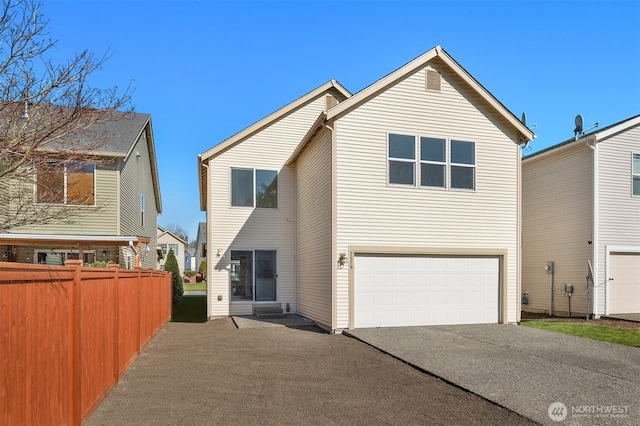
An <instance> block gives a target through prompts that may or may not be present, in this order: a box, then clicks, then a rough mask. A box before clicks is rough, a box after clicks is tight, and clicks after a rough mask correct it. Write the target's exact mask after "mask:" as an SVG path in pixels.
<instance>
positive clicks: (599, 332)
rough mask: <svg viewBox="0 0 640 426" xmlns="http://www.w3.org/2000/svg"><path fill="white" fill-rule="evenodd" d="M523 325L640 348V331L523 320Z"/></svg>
mask: <svg viewBox="0 0 640 426" xmlns="http://www.w3.org/2000/svg"><path fill="white" fill-rule="evenodd" d="M520 324H521V325H523V326H525V327H531V328H537V329H540V330H547V331H554V332H556V333H564V334H570V335H572V336H579V337H586V338H589V339H594V340H602V341H603V342H610V343H618V344H620V345H627V346H635V347H640V331H639V330H629V329H624V328H616V327H605V326H601V325H589V324H579V323H572V322H560V321H558V322H554V321H537V320H522V321H521V322H520Z"/></svg>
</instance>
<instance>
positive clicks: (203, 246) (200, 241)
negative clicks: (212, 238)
mask: <svg viewBox="0 0 640 426" xmlns="http://www.w3.org/2000/svg"><path fill="white" fill-rule="evenodd" d="M195 258H196V261H195V263H196V265H195V268H194V271H199V269H200V265H201V264H202V262H203V261H205V262H206V260H207V224H206V223H205V222H200V223H198V234H197V236H196V252H195Z"/></svg>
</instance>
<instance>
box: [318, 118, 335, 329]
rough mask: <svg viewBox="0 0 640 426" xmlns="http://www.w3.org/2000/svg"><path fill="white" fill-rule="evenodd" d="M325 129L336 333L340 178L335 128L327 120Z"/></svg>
mask: <svg viewBox="0 0 640 426" xmlns="http://www.w3.org/2000/svg"><path fill="white" fill-rule="evenodd" d="M322 126H323V127H326V128H327V129H329V131H330V132H331V259H332V261H331V327H330V328H331V332H332V333H335V330H336V328H337V326H338V309H337V299H338V294H337V291H338V290H337V287H338V272H337V271H336V269H335V264H334V262H333V259H334V256H335V254H336V252H337V251H338V240H337V231H336V228H335V227H336V221H337V217H338V212H337V193H336V191H337V187H338V178H337V176H336V173H337V165H336V157H337V152H336V133H335V130H334V129H333V127H331V126H330V125H329V121H328V120H327V119H325V120H324V121H323V123H322Z"/></svg>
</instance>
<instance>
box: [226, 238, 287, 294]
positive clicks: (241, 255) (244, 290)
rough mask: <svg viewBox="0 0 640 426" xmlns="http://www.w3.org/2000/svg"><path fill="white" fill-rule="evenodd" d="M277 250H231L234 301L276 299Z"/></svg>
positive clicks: (231, 279)
mask: <svg viewBox="0 0 640 426" xmlns="http://www.w3.org/2000/svg"><path fill="white" fill-rule="evenodd" d="M276 262H277V256H276V251H275V250H231V265H230V274H229V275H230V281H231V300H232V301H251V302H274V301H276V298H277V294H276V283H277V277H278V275H277V272H276Z"/></svg>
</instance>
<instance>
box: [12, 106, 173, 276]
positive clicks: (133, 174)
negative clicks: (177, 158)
mask: <svg viewBox="0 0 640 426" xmlns="http://www.w3.org/2000/svg"><path fill="white" fill-rule="evenodd" d="M75 137H81V138H86V140H87V143H88V144H93V142H94V138H100V141H101V143H100V146H99V148H98V149H97V150H95V151H94V152H93V154H95V155H96V156H98V157H99V158H100V161H97V162H96V163H95V164H93V163H84V164H82V167H81V168H79V169H76V170H74V171H72V170H70V169H67V167H64V168H62V167H58V168H56V169H55V170H47V171H46V173H42V175H41V173H40V171H38V173H37V182H36V184H35V185H34V203H36V202H44V201H42V200H41V197H39V184H38V182H40V179H41V178H42V179H45V178H46V180H43V184H44V182H45V181H46V182H47V184H48V187H49V190H50V189H51V186H52V184H51V182H59V185H60V187H59V188H57V189H56V188H54V189H55V190H56V191H58V193H59V194H61V195H60V198H59V199H58V198H56V197H52V196H51V194H49V197H50V198H51V199H49V200H47V202H52V203H56V204H66V201H65V200H66V194H67V191H69V190H70V187H69V184H68V182H70V181H72V180H75V181H80V182H83V188H84V189H83V190H85V191H86V193H87V194H88V196H86V197H84V201H83V202H82V203H80V204H78V203H75V204H74V205H70V204H68V208H69V209H77V210H78V214H77V215H76V216H75V217H74V218H73V223H51V224H42V225H40V224H34V225H31V226H26V227H22V228H16V229H12V230H11V232H10V233H8V234H0V244H2V245H4V247H5V251H4V253H3V259H6V260H10V261H17V262H23V263H46V264H61V263H62V262H64V260H66V259H82V260H83V261H84V262H85V263H91V262H95V261H110V262H114V263H119V264H120V266H121V267H123V268H132V267H134V266H135V263H136V257H138V259H139V261H140V264H141V266H142V267H143V268H150V269H155V268H156V261H157V257H156V232H157V218H158V214H159V213H161V212H162V201H161V198H160V184H159V181H158V170H157V164H156V156H155V147H154V140H153V130H152V127H151V116H150V115H149V114H140V113H115V115H114V117H113V118H112V119H111V120H110V121H108V122H105V123H100V124H94V125H92V126H91V127H90V128H89V130H88V131H87V132H86V133H85V134H83V135H81V136H75ZM62 143H64V141H62ZM58 174H59V176H57V175H58ZM72 177H73V179H71V178H72ZM54 195H55V194H54Z"/></svg>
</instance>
